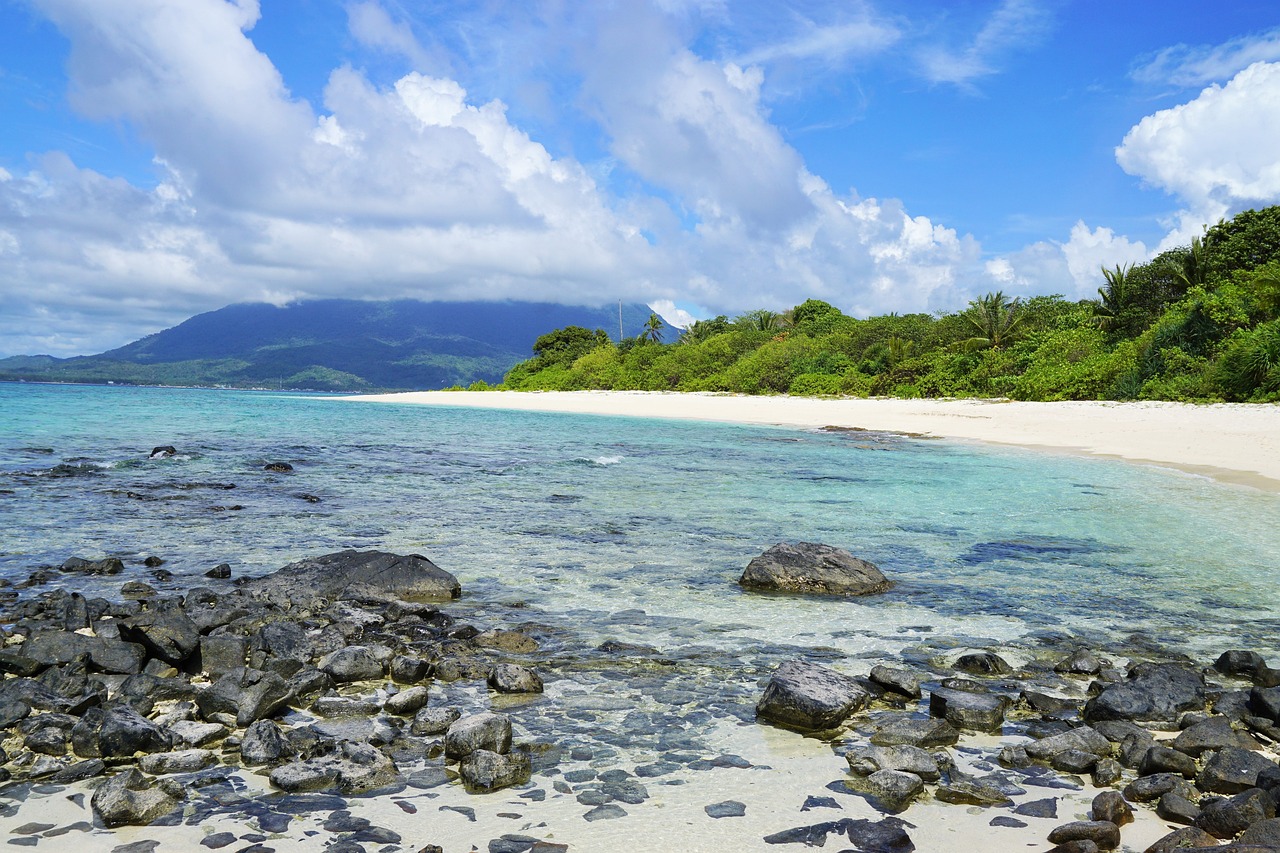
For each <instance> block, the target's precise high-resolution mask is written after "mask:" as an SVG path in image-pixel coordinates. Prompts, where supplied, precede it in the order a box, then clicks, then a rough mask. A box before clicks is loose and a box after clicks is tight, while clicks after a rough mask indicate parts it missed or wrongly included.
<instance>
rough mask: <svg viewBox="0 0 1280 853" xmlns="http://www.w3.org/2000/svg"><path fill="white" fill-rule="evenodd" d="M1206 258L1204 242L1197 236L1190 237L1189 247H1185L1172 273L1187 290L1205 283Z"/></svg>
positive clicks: (1206, 271)
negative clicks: (1184, 251)
mask: <svg viewBox="0 0 1280 853" xmlns="http://www.w3.org/2000/svg"><path fill="white" fill-rule="evenodd" d="M1207 261H1208V259H1207V258H1206V256H1205V250H1204V242H1203V241H1202V240H1201V239H1200V238H1199V237H1192V238H1191V248H1189V249H1187V251H1186V253H1185V254H1184V255H1183V256H1182V258H1181V260H1180V261H1179V262H1178V265H1177V266H1175V267H1174V269H1173V274H1174V276H1175V277H1177V279H1178V281H1180V282H1182V284H1183V286H1185V287H1186V289H1187V290H1190V289H1191V288H1193V287H1199V286H1200V285H1202V284H1204V283H1205V278H1206V277H1207V274H1208V265H1207Z"/></svg>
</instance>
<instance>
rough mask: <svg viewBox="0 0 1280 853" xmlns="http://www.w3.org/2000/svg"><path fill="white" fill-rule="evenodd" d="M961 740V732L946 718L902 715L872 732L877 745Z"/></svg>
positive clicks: (939, 743) (927, 744)
mask: <svg viewBox="0 0 1280 853" xmlns="http://www.w3.org/2000/svg"><path fill="white" fill-rule="evenodd" d="M958 740H960V732H959V730H958V729H956V727H955V726H953V725H951V724H950V723H948V722H947V721H946V720H939V719H937V718H930V719H927V720H918V719H914V718H912V717H911V716H902V717H897V718H895V719H892V720H890V721H889V722H887V723H884V724H882V725H881V726H880V727H879V728H877V729H876V730H875V731H874V732H872V734H871V742H872V743H873V744H875V745H877V746H894V745H896V744H906V745H908V746H919V747H930V746H952V745H953V744H955V743H956V741H958Z"/></svg>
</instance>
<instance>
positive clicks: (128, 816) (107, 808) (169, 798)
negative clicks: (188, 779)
mask: <svg viewBox="0 0 1280 853" xmlns="http://www.w3.org/2000/svg"><path fill="white" fill-rule="evenodd" d="M182 799H183V791H182V786H181V785H178V784H177V783H176V782H167V784H166V782H161V783H159V784H156V783H153V782H152V781H151V780H150V779H148V778H147V777H146V776H143V775H142V774H141V773H139V772H138V771H137V770H136V769H134V768H132V767H130V768H129V769H128V770H125V771H123V772H121V773H117V774H116V775H115V776H112V777H111V778H110V779H108V780H107V781H106V782H103V783H102V784H101V785H100V786H98V789H97V790H96V791H94V792H93V797H92V798H90V800H89V802H90V805H91V806H92V807H93V811H94V813H95V814H96V815H97V816H98V818H99V819H100V820H101V821H102V823H103V824H104V825H105V826H107V827H110V828H114V827H117V826H146V825H147V824H150V823H152V822H153V821H155V820H156V819H157V818H160V817H163V816H165V815H167V814H169V813H170V812H172V811H173V810H174V809H176V808H177V807H178V804H179V803H180V802H181V800H182Z"/></svg>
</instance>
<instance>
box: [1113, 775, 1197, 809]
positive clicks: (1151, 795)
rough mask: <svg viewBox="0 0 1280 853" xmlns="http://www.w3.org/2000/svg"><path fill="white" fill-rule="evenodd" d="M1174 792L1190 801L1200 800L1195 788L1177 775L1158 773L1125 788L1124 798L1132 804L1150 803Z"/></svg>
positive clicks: (1140, 778)
mask: <svg viewBox="0 0 1280 853" xmlns="http://www.w3.org/2000/svg"><path fill="white" fill-rule="evenodd" d="M1170 791H1172V792H1173V793H1175V794H1178V795H1179V796H1181V797H1185V798H1186V799H1188V800H1198V799H1200V792H1199V791H1198V790H1196V788H1195V786H1194V785H1192V784H1191V783H1190V782H1188V781H1187V780H1186V779H1183V778H1182V776H1181V775H1179V774H1177V773H1156V774H1154V775H1151V776H1142V777H1139V778H1137V779H1134V780H1133V781H1132V782H1130V783H1129V784H1128V785H1126V786H1125V788H1124V798H1125V799H1126V800H1128V801H1129V802H1131V803H1149V802H1151V801H1152V800H1155V799H1159V798H1160V797H1163V796H1164V795H1165V794H1167V793H1169V792H1170Z"/></svg>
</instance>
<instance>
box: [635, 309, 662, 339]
mask: <svg viewBox="0 0 1280 853" xmlns="http://www.w3.org/2000/svg"><path fill="white" fill-rule="evenodd" d="M665 326H666V323H663V322H662V318H661V317H659V316H658V315H657V314H650V315H649V319H648V320H645V322H644V331H643V332H641V333H640V338H641V339H642V340H645V341H649V342H651V343H655V344H656V343H661V342H662V330H663V328H664V327H665Z"/></svg>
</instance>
